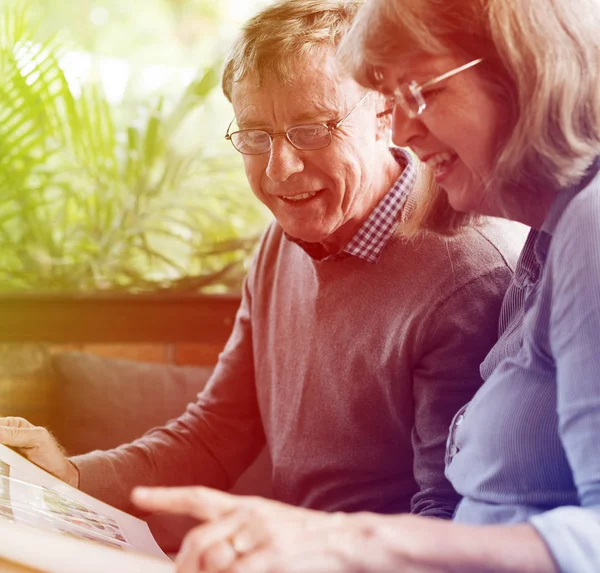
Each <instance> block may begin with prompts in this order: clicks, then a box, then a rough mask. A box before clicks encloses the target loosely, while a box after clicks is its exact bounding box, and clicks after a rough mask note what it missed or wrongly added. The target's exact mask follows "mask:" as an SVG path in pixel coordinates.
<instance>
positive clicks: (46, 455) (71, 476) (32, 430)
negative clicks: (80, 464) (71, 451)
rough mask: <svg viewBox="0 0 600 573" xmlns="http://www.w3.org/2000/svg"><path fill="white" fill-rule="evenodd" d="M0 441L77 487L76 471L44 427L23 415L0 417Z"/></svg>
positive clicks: (77, 477) (77, 473) (77, 476)
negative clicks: (18, 416) (29, 420)
mask: <svg viewBox="0 0 600 573" xmlns="http://www.w3.org/2000/svg"><path fill="white" fill-rule="evenodd" d="M0 444H4V445H5V446H10V447H11V448H13V449H14V450H15V451H17V452H18V453H19V454H21V455H23V456H25V457H26V458H27V459H28V460H29V461H31V462H33V463H34V464H36V465H38V466H39V467H41V468H42V469H44V470H46V471H47V472H49V473H51V474H53V475H55V476H56V477H57V478H59V479H61V480H63V481H64V482H67V483H68V484H69V485H72V486H73V487H79V471H78V470H77V468H76V467H75V465H74V464H73V463H71V462H70V461H69V459H68V458H67V457H66V455H65V453H64V451H63V449H62V448H61V447H60V445H59V443H58V442H57V441H56V440H55V439H54V436H52V434H51V433H50V432H49V431H48V430H47V429H46V428H42V427H41V426H34V425H33V424H31V423H30V422H28V421H27V420H25V419H24V418H15V417H7V418H0Z"/></svg>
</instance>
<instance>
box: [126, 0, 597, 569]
mask: <svg viewBox="0 0 600 573" xmlns="http://www.w3.org/2000/svg"><path fill="white" fill-rule="evenodd" d="M340 56H341V58H342V60H343V61H344V62H345V63H346V64H347V65H348V66H349V68H350V70H351V71H352V73H353V74H354V76H355V77H356V78H357V79H358V81H359V82H361V83H362V84H364V85H365V86H368V87H371V88H374V89H377V90H379V91H381V92H383V93H384V94H387V95H388V96H389V103H390V113H392V117H393V138H394V141H395V143H397V144H398V145H401V146H407V147H409V148H411V149H412V150H413V151H414V152H415V153H416V154H417V155H418V156H419V158H420V159H421V160H422V161H424V162H425V163H427V164H428V165H429V166H430V167H431V169H432V170H433V171H434V172H435V177H436V179H437V182H438V184H439V185H440V186H441V187H442V188H443V189H444V191H445V192H446V193H447V195H448V198H449V200H450V203H451V204H452V206H453V207H455V208H456V209H458V210H462V211H465V212H467V211H468V212H473V213H482V214H486V215H496V216H501V217H505V218H509V219H514V220H518V221H521V222H524V223H526V224H528V225H530V226H531V227H532V232H531V234H530V236H529V239H528V241H527V244H526V246H525V249H524V251H523V254H522V256H521V259H520V261H519V266H518V269H517V273H516V275H515V281H514V284H513V285H512V287H511V289H512V291H513V292H514V291H515V290H520V291H521V292H522V293H524V299H525V303H524V308H520V309H519V308H517V309H515V308H511V307H510V305H507V306H506V307H505V309H504V311H505V312H504V314H503V316H502V319H501V328H503V333H502V336H501V338H500V340H499V342H498V344H497V345H496V346H495V347H494V349H493V350H492V352H491V353H490V355H489V356H488V358H487V359H486V361H485V362H484V364H483V366H482V372H483V374H484V377H485V378H486V381H485V383H484V385H483V387H482V389H481V390H480V391H479V392H478V394H477V395H476V396H475V398H474V399H473V401H472V402H471V403H470V404H469V405H468V408H463V410H462V411H460V412H459V413H458V414H457V416H456V418H455V420H454V422H453V425H452V427H451V430H450V438H449V440H448V452H447V475H448V477H449V478H450V480H451V481H452V483H453V485H454V486H455V488H456V489H457V491H458V492H459V493H460V494H461V495H462V496H463V501H462V502H461V504H460V505H459V507H458V509H457V512H456V515H455V520H454V521H455V522H454V523H448V522H442V521H436V520H432V519H427V518H420V517H416V516H407V515H400V516H395V517H381V516H375V515H371V514H355V515H343V514H333V515H326V514H321V513H318V512H311V511H307V510H302V509H297V508H288V507H286V506H283V505H280V504H275V503H270V502H266V501H262V500H257V499H238V498H234V497H231V496H227V495H225V494H220V493H216V492H212V491H210V490H204V489H196V490H172V491H164V490H160V491H152V492H149V491H138V492H137V494H136V497H135V499H136V501H137V502H138V503H139V504H140V505H142V506H144V507H146V508H148V509H166V510H171V511H175V512H187V513H192V514H194V515H196V516H198V517H200V518H203V519H206V520H207V523H205V524H204V525H202V526H201V527H199V528H198V529H196V530H195V531H193V532H192V533H191V534H190V535H189V537H188V539H187V541H186V543H185V544H184V547H183V549H182V552H181V554H180V556H179V559H178V570H179V571H182V572H183V571H197V570H199V569H200V570H210V571H213V570H226V571H236V572H240V573H241V572H247V573H253V572H256V573H258V572H259V571H260V572H275V571H276V572H278V573H286V572H290V573H291V572H304V571H306V572H307V573H308V572H310V573H318V572H323V573H325V572H327V573H333V572H337V571H340V572H341V571H348V572H350V571H356V572H358V571H361V572H364V571H374V572H375V571H377V572H382V571H390V572H392V571H393V572H400V571H412V572H418V571H423V572H425V571H428V572H430V571H448V572H450V571H457V572H461V573H468V572H471V571H473V572H475V571H477V572H482V571H494V572H517V571H518V572H534V571H535V572H549V573H550V572H556V571H563V572H568V573H592V572H597V571H600V542H599V541H598V540H599V539H600V445H599V444H600V441H599V436H600V351H599V349H598V341H599V340H600V174H599V168H600V160H599V157H600V2H598V0H570V1H569V2H564V0H526V1H525V0H443V1H442V0H369V1H368V2H367V3H366V4H365V5H364V6H363V8H362V10H361V12H360V13H359V17H358V20H357V22H356V24H355V27H354V29H353V31H352V32H351V33H350V35H349V36H348V37H347V38H346V41H345V42H344V43H343V45H342V47H341V54H340ZM509 295H510V293H509ZM507 300H509V299H507Z"/></svg>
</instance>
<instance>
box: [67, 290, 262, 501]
mask: <svg viewBox="0 0 600 573" xmlns="http://www.w3.org/2000/svg"><path fill="white" fill-rule="evenodd" d="M251 282H252V281H251V279H250V278H249V279H247V281H246V282H245V283H244V290H243V294H242V303H241V306H240V309H239V311H238V313H237V316H236V320H235V325H234V328H233V332H232V334H231V337H230V339H229V341H228V342H227V344H226V346H225V349H224V351H223V352H222V353H221V355H220V357H219V362H218V364H217V366H216V368H215V371H214V373H213V375H212V377H211V379H210V380H209V382H208V385H207V387H206V389H205V390H204V391H203V392H201V393H200V394H199V395H198V400H197V402H196V403H195V404H190V405H189V406H188V408H187V410H186V411H185V413H183V414H182V415H181V416H180V417H179V418H177V419H175V420H172V421H170V422H169V423H167V424H166V425H165V426H163V427H160V428H155V429H152V430H151V431H149V432H147V433H146V434H145V435H144V436H142V437H141V438H139V439H137V440H135V441H134V442H132V443H131V444H126V445H123V446H120V447H118V448H115V449H113V450H109V451H106V452H100V451H96V452H91V453H89V454H84V455H81V456H76V457H74V458H71V460H72V461H73V463H74V464H75V465H76V467H77V468H78V470H79V473H80V482H79V486H80V489H82V490H83V491H85V492H86V493H89V494H91V495H93V496H94V497H97V498H98V499H101V500H103V501H105V502H107V503H109V504H111V505H113V506H115V507H118V508H120V509H123V510H125V511H132V510H133V506H132V505H131V502H130V500H129V496H130V492H131V489H132V488H133V487H134V486H135V485H139V484H146V485H173V486H174V485H193V484H203V485H208V486H211V487H215V488H219V489H226V488H228V487H229V486H230V485H232V484H233V483H234V482H235V480H236V479H237V477H238V476H239V475H240V474H241V473H242V472H243V471H244V469H245V468H246V467H247V466H248V465H249V464H250V463H251V462H252V460H253V459H254V458H255V457H256V455H257V454H258V452H259V451H260V449H261V447H262V445H263V444H264V433H263V428H262V423H261V418H260V413H259V409H258V403H257V397H256V389H255V380H254V361H253V354H252V325H251V318H250V308H251ZM249 283H250V284H249ZM123 382H124V383H126V380H124V381H123ZM131 415H132V416H135V415H136V413H135V412H131Z"/></svg>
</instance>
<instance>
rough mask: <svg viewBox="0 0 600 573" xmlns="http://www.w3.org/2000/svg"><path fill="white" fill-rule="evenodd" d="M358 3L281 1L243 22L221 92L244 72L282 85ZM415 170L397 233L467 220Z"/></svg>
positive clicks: (338, 33) (441, 228)
mask: <svg viewBox="0 0 600 573" xmlns="http://www.w3.org/2000/svg"><path fill="white" fill-rule="evenodd" d="M362 5H363V0H280V1H279V2H276V3H275V4H273V5H271V6H268V7H267V8H265V9H264V10H262V11H261V12H259V13H258V14H257V15H255V16H254V17H252V18H251V19H250V20H249V21H248V22H247V23H246V24H245V25H244V26H243V28H242V30H241V33H240V35H239V37H238V39H237V40H236V42H235V43H234V45H233V48H232V50H231V53H230V55H229V57H228V58H227V60H226V62H225V68H224V71H223V77H222V88H223V93H224V94H225V96H226V97H227V99H228V100H229V101H231V93H232V89H233V84H234V83H236V82H239V81H241V80H242V79H244V78H246V77H248V76H251V77H252V78H253V79H254V80H255V81H256V82H257V84H258V85H259V86H260V85H261V84H262V83H263V82H264V81H265V79H266V78H275V79H277V81H279V82H281V83H283V84H286V83H290V82H291V81H293V80H295V79H297V73H298V70H299V69H301V68H302V66H301V65H299V64H301V63H302V62H305V61H306V60H307V59H308V58H310V57H311V56H312V55H313V54H315V53H316V52H318V51H321V50H323V48H329V49H331V50H332V51H335V50H336V49H337V47H338V46H339V44H340V42H341V41H342V39H343V38H344V36H345V35H346V34H347V33H348V32H349V31H350V29H351V28H352V25H353V22H354V19H355V16H356V14H357V13H358V11H359V9H360V8H361V6H362ZM415 161H417V163H418V160H417V159H416V158H415ZM417 169H418V171H419V176H418V179H419V182H418V185H419V188H420V192H419V200H418V202H417V204H416V207H415V209H414V211H413V212H412V214H411V216H410V218H409V219H408V220H407V221H403V223H402V226H401V229H400V232H401V233H402V234H403V235H404V236H406V237H409V236H413V235H416V234H418V233H419V232H421V231H422V230H425V229H427V230H432V231H435V232H438V233H442V234H451V233H454V232H456V231H458V230H460V229H461V228H462V227H464V226H465V225H467V224H469V223H470V222H471V221H472V216H471V215H468V214H463V213H458V212H456V211H454V210H453V209H452V208H451V207H450V205H449V203H448V199H447V196H446V194H445V193H444V192H442V191H441V190H440V189H439V188H438V187H437V185H436V184H435V182H434V179H433V176H432V173H431V171H430V170H429V169H428V168H427V167H425V166H424V165H422V164H419V165H418V167H417Z"/></svg>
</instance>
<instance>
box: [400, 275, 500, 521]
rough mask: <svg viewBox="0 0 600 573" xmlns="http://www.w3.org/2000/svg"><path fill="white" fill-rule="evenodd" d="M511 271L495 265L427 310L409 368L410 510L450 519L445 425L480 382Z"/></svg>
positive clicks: (453, 500)
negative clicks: (412, 408) (416, 357)
mask: <svg viewBox="0 0 600 573" xmlns="http://www.w3.org/2000/svg"><path fill="white" fill-rule="evenodd" d="M511 277H512V273H511V271H510V269H509V268H508V267H507V266H504V265H502V266H498V267H496V268H494V269H492V270H490V271H488V272H487V273H485V274H483V275H481V276H478V277H476V278H474V279H472V280H471V281H470V282H468V283H467V284H466V285H464V286H462V287H460V288H458V289H457V290H455V291H454V292H452V293H451V294H450V295H449V296H448V297H447V298H446V299H445V300H442V301H441V303H440V304H439V305H438V306H437V307H436V308H433V309H431V310H430V313H429V318H428V320H426V321H425V326H424V327H423V329H422V332H421V335H420V339H421V341H422V342H421V345H422V347H423V349H424V350H423V351H422V355H421V358H420V360H419V361H418V363H417V366H416V368H415V369H414V374H413V394H414V404H415V418H414V427H413V431H412V442H413V449H414V474H415V479H416V482H417V485H418V488H419V489H418V491H417V493H416V494H415V495H414V496H413V498H412V504H411V512H412V513H418V514H420V515H425V516H430V517H441V518H446V519H450V518H452V516H453V514H454V510H455V507H456V505H457V503H458V501H459V500H460V497H459V495H458V494H457V493H456V492H455V490H454V488H453V487H452V485H451V484H450V482H449V481H448V480H447V479H446V478H445V476H444V465H445V463H444V459H445V453H446V441H447V438H448V430H449V427H450V424H451V422H452V418H453V417H454V415H455V413H456V412H457V411H458V410H459V409H460V408H461V407H462V406H464V405H465V404H466V403H468V402H469V401H470V400H471V398H472V397H473V394H475V392H476V391H477V390H478V389H479V387H480V385H481V384H482V379H481V376H480V373H479V365H480V364H481V362H482V361H483V359H484V358H485V356H486V354H487V353H488V351H489V350H490V348H491V347H492V346H493V345H494V343H495V342H496V339H497V333H498V316H499V313H500V308H501V305H502V300H503V297H504V293H505V291H506V288H507V286H508V283H509V281H510V279H511Z"/></svg>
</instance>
